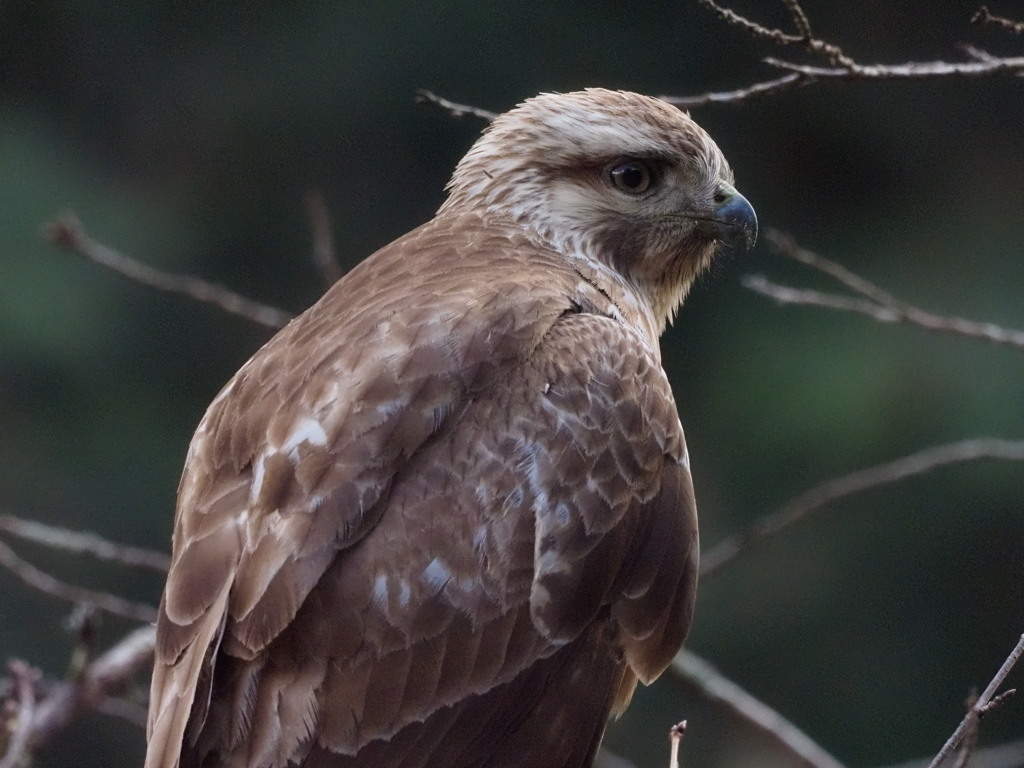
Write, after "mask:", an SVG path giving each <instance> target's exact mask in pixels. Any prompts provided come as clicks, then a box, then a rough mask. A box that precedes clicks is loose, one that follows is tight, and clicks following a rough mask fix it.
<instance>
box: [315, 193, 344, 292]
mask: <svg viewBox="0 0 1024 768" xmlns="http://www.w3.org/2000/svg"><path fill="white" fill-rule="evenodd" d="M306 215H307V216H308V217H309V229H310V232H311V233H312V235H313V263H314V264H315V265H316V267H317V269H319V270H320V275H321V276H322V277H323V279H324V282H325V283H326V284H327V287H328V288H330V287H331V286H332V285H334V284H335V283H336V282H338V280H339V279H340V278H341V276H342V274H343V271H342V269H341V265H339V264H338V258H337V255H336V254H335V252H334V233H333V232H332V229H331V214H330V211H328V209H327V201H326V200H324V195H323V193H322V192H321V191H320V190H318V189H313V190H310V191H309V192H307V193H306Z"/></svg>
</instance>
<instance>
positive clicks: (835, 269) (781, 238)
mask: <svg viewBox="0 0 1024 768" xmlns="http://www.w3.org/2000/svg"><path fill="white" fill-rule="evenodd" d="M764 237H765V239H766V240H767V241H768V242H769V243H770V244H771V246H772V247H773V248H774V249H775V251H776V253H781V254H782V255H783V256H788V257H789V258H791V259H793V260H794V261H799V262H800V263H801V264H804V265H806V266H808V267H811V268H812V269H816V270H818V271H819V272H823V273H824V274H826V275H828V276H829V277H831V278H834V279H835V280H838V281H839V282H840V283H842V284H843V285H845V286H846V287H847V288H850V289H851V290H853V291H856V292H857V293H859V294H861V295H862V296H866V297H867V298H869V299H871V300H872V301H874V302H877V303H878V304H886V305H889V306H899V307H905V306H907V305H906V304H904V303H903V302H901V301H899V300H897V299H896V298H895V297H894V296H893V295H892V294H891V293H888V292H886V291H883V290H882V289H881V288H879V287H878V286H877V285H875V284H874V283H872V282H870V281H869V280H865V279H864V278H863V277H861V276H860V275H857V274H854V273H853V272H851V271H850V270H848V269H847V268H846V267H844V266H843V265H842V264H840V263H839V262H836V261H832V260H831V259H826V258H825V257H824V256H819V255H818V254H816V253H814V252H813V251H809V250H807V249H806V248H802V247H801V246H800V244H799V243H797V241H796V239H795V238H794V237H793V236H792V235H788V234H786V233H785V232H781V231H780V230H778V229H775V228H774V227H768V228H767V229H766V230H765V233H764Z"/></svg>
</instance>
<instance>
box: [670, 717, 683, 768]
mask: <svg viewBox="0 0 1024 768" xmlns="http://www.w3.org/2000/svg"><path fill="white" fill-rule="evenodd" d="M685 735H686V721H685V720H681V721H679V722H678V723H676V724H675V725H673V726H672V727H671V728H669V729H668V738H669V742H670V744H671V747H670V751H669V758H668V768H679V745H680V743H681V742H682V741H683V736H685Z"/></svg>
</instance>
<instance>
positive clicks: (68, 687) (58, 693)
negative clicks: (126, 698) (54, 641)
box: [31, 627, 156, 747]
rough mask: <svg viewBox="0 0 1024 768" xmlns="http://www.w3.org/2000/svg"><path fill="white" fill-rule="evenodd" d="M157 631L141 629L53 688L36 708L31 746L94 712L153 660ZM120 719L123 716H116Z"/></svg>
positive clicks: (44, 741)
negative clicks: (81, 671)
mask: <svg viewBox="0 0 1024 768" xmlns="http://www.w3.org/2000/svg"><path fill="white" fill-rule="evenodd" d="M155 646H156V629H155V628H154V627H140V628H138V629H136V630H134V631H133V632H131V633H130V634H128V635H127V636H125V637H124V638H123V639H122V640H121V641H120V642H118V643H117V645H115V646H114V647H112V648H111V649H110V650H108V651H107V652H106V653H104V654H103V655H102V656H100V657H99V658H97V659H96V660H95V661H93V662H92V663H91V664H90V665H89V666H88V667H86V668H85V670H84V671H83V673H82V674H81V675H79V676H78V677H77V678H75V679H72V680H66V681H63V682H61V683H59V684H57V685H55V686H53V687H52V688H51V689H50V691H49V692H48V694H47V695H46V697H45V698H44V699H43V700H42V701H41V702H40V703H39V706H38V707H37V708H36V714H35V718H34V719H33V721H32V735H31V746H33V747H37V746H39V745H41V744H44V743H46V742H47V741H48V740H49V739H50V737H52V736H53V735H54V734H56V733H58V732H60V731H61V730H63V729H64V728H66V727H67V726H68V725H69V724H70V723H71V722H72V721H73V720H74V719H75V718H76V717H78V716H79V715H81V714H82V713H84V712H86V711H88V710H90V709H96V708H97V707H98V705H99V704H100V703H101V702H104V701H107V699H108V697H109V696H110V695H112V694H113V693H115V692H117V691H119V690H121V689H122V688H123V687H124V686H125V684H126V683H127V681H128V680H130V679H131V678H132V677H133V676H134V675H135V674H136V673H137V672H139V671H141V670H142V669H144V668H145V667H147V666H148V665H149V664H151V663H152V661H153V648H154V647H155ZM118 716H122V715H120V714H119V715H118Z"/></svg>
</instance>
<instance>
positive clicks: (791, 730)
mask: <svg viewBox="0 0 1024 768" xmlns="http://www.w3.org/2000/svg"><path fill="white" fill-rule="evenodd" d="M671 669H672V672H673V674H674V675H675V677H676V678H677V679H678V680H680V681H682V682H684V683H686V684H688V685H690V686H693V687H694V688H696V689H697V690H698V691H699V692H700V694H701V695H702V696H703V697H704V698H706V699H707V700H708V701H711V702H712V703H714V704H715V705H717V706H718V707H720V708H722V709H724V710H726V711H728V712H730V713H732V714H733V715H734V716H735V717H737V718H739V719H740V720H742V721H743V722H745V723H748V724H750V725H751V726H753V727H754V728H756V729H757V730H758V731H759V732H760V733H762V734H764V735H765V736H767V737H768V738H769V739H770V740H771V741H772V743H774V744H775V745H777V746H778V747H779V748H780V749H782V751H784V752H785V753H786V754H787V755H790V756H792V758H793V761H794V762H793V764H794V765H798V766H802V767H803V768H843V765H842V763H840V762H839V761H838V760H836V759H835V758H834V757H833V756H832V755H830V754H829V753H828V752H826V751H825V749H824V748H822V747H821V746H820V745H818V744H817V743H815V742H814V740H813V739H811V737H810V736H808V735H807V734H805V733H804V732H803V731H801V730H800V729H799V728H797V727H796V726H795V725H793V724H792V723H791V722H789V721H788V720H786V718H784V717H783V716H782V715H780V714H779V713H778V712H776V711H775V710H774V709H772V708H771V707H769V706H768V705H767V704H765V703H764V702H763V701H760V700H758V699H756V698H754V697H753V696H752V695H750V694H749V693H747V691H745V690H743V689H742V688H740V687H739V686H738V685H737V684H736V683H734V682H733V681H732V680H729V679H728V678H727V677H725V676H724V675H723V674H722V673H721V672H719V671H718V670H717V669H715V668H714V667H713V666H711V665H710V664H709V663H708V662H706V661H704V659H702V658H700V657H699V656H697V655H696V654H694V653H693V652H692V651H688V650H686V649H683V650H682V651H680V652H679V653H677V654H676V657H675V658H674V659H673V660H672V667H671Z"/></svg>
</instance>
